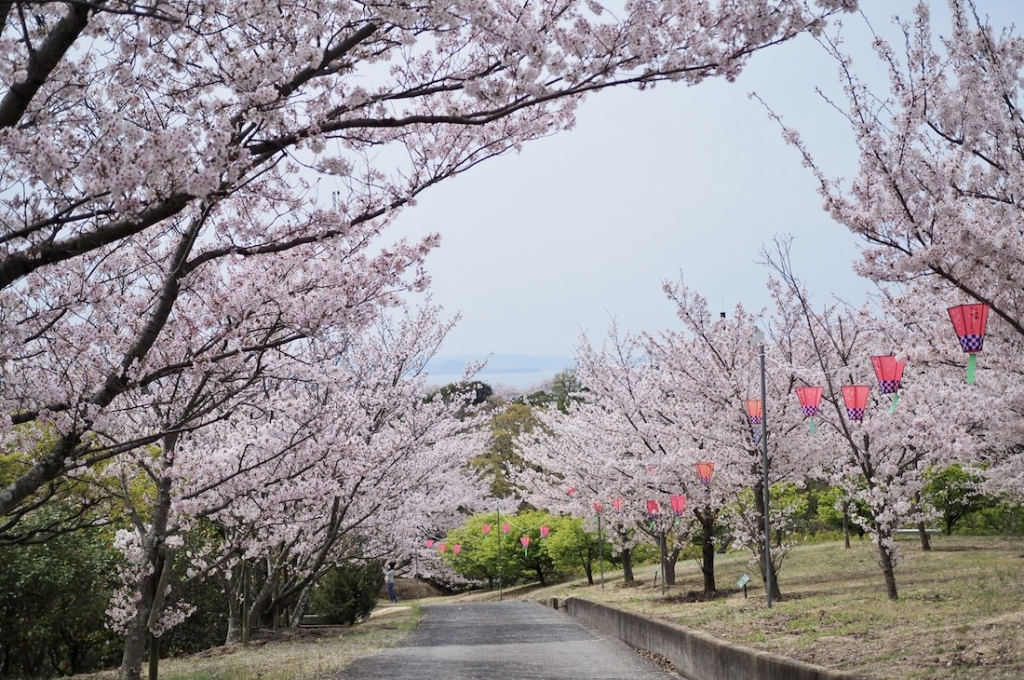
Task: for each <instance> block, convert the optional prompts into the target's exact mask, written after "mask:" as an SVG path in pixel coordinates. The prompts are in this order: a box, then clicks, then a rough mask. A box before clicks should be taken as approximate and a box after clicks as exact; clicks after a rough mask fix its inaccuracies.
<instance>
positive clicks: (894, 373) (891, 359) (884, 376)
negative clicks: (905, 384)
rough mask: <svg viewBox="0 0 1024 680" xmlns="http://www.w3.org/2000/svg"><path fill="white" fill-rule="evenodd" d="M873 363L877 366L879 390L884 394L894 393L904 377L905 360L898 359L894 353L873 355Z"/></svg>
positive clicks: (876, 373) (876, 375)
mask: <svg viewBox="0 0 1024 680" xmlns="http://www.w3.org/2000/svg"><path fill="white" fill-rule="evenodd" d="M871 365H872V366H874V367H875V377H877V378H878V391H879V392H881V393H882V394H894V393H895V392H896V391H897V390H899V388H900V381H901V380H902V379H903V368H904V367H905V366H906V365H907V362H905V361H896V357H895V356H893V355H888V356H876V357H871Z"/></svg>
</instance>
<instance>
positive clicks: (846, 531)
mask: <svg viewBox="0 0 1024 680" xmlns="http://www.w3.org/2000/svg"><path fill="white" fill-rule="evenodd" d="M843 538H844V539H846V549H847V550H849V549H850V513H848V512H847V511H846V508H843Z"/></svg>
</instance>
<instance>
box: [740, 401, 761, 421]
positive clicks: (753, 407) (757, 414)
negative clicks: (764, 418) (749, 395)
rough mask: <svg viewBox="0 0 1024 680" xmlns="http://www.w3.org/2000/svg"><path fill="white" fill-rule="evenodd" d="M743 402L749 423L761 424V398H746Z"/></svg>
mask: <svg viewBox="0 0 1024 680" xmlns="http://www.w3.org/2000/svg"><path fill="white" fill-rule="evenodd" d="M743 403H744V404H745V405H746V407H747V416H748V417H749V418H750V424H751V425H760V424H761V414H762V413H763V410H762V409H761V400H760V399H748V400H746V401H745V402H743Z"/></svg>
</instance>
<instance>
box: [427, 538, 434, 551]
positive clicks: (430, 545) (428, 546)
mask: <svg viewBox="0 0 1024 680" xmlns="http://www.w3.org/2000/svg"><path fill="white" fill-rule="evenodd" d="M433 547H434V539H432V538H428V539H427V549H430V548H433Z"/></svg>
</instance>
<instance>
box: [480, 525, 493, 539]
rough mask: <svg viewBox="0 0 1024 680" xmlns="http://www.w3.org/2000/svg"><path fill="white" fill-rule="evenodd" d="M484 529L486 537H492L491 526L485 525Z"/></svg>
mask: <svg viewBox="0 0 1024 680" xmlns="http://www.w3.org/2000/svg"><path fill="white" fill-rule="evenodd" d="M482 528H483V530H484V536H490V535H491V525H490V524H485V525H483V527H482Z"/></svg>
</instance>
